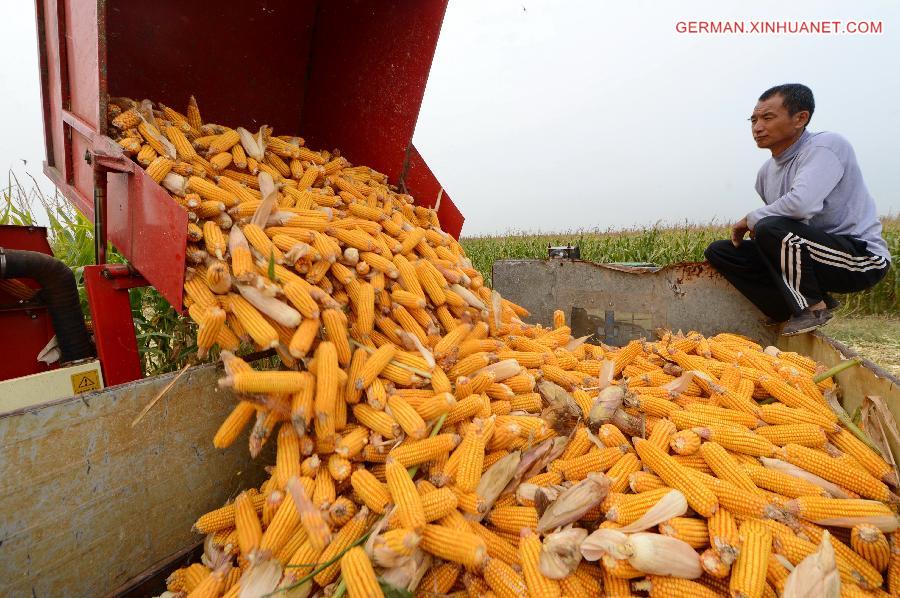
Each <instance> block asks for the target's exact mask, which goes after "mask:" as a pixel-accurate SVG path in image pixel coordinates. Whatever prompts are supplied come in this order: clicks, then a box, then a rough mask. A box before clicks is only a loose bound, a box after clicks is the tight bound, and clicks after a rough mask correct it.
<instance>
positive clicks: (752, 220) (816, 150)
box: [706, 83, 891, 335]
mask: <svg viewBox="0 0 900 598" xmlns="http://www.w3.org/2000/svg"><path fill="white" fill-rule="evenodd" d="M814 110H815V102H814V100H813V94H812V91H811V90H810V89H809V88H808V87H806V86H805V85H800V84H799V83H789V84H785V85H778V86H776V87H773V88H771V89H769V90H767V91H766V92H765V93H763V94H762V95H761V96H760V97H759V101H758V102H757V104H756V108H754V110H753V114H752V116H751V117H750V122H751V124H752V127H751V130H752V132H753V139H755V140H756V145H757V146H758V147H761V148H765V149H768V150H770V151H771V152H772V157H771V158H769V159H768V160H767V161H766V162H765V163H764V164H763V165H762V168H760V169H759V173H758V174H757V176H756V191H757V193H759V195H760V197H761V198H762V199H763V201H764V202H765V204H766V205H765V206H764V207H761V208H759V209H757V210H753V211H752V212H750V213H749V214H747V215H746V216H744V217H743V218H742V219H741V220H740V221H739V222H738V223H737V224H735V225H734V227H732V229H731V241H716V242H714V243H712V244H711V245H710V246H709V247H707V249H706V259H708V260H709V262H710V263H711V264H712V265H713V266H714V267H715V268H716V269H717V270H718V271H719V272H721V273H722V275H723V276H725V278H726V279H728V281H729V282H730V283H731V284H732V285H734V286H735V287H736V288H737V289H738V290H739V291H740V292H741V293H743V294H744V296H746V297H747V298H748V299H749V300H750V301H752V302H753V303H754V304H755V305H756V306H757V307H758V308H759V309H760V310H761V311H762V312H763V313H764V314H766V315H767V316H769V318H770V319H771V320H772V321H773V322H784V321H787V323H786V324H785V326H784V328H783V330H782V334H784V335H793V334H799V333H801V332H808V331H810V330H813V329H815V328H818V327H819V326H822V325H823V324H825V323H826V322H827V321H828V320H829V319H830V318H831V311H832V310H833V309H834V308H835V307H836V306H837V301H835V300H834V299H832V298H831V297H830V296H829V295H828V292H829V291H833V292H838V293H853V292H857V291H861V290H863V289H867V288H869V287H871V286H873V285H875V284H876V283H877V282H878V281H879V280H881V279H882V278H883V277H884V275H885V274H886V273H887V271H888V268H890V259H891V254H890V252H889V251H888V247H887V243H885V242H884V239H883V238H882V237H881V222H880V221H879V219H878V212H877V211H876V209H875V201H874V200H873V199H872V196H871V195H869V191H868V189H866V184H865V182H864V181H863V177H862V172H861V171H860V169H859V165H858V164H857V162H856V155H855V154H854V153H853V148H852V147H851V146H850V143H849V142H847V140H846V139H844V138H843V137H841V136H840V135H837V134H836V133H826V132H821V133H810V132H809V131H807V130H806V128H807V125H809V119H810V117H812V114H813V111H814ZM748 232H749V233H750V240H745V239H744V236H745V235H746V234H747V233H748Z"/></svg>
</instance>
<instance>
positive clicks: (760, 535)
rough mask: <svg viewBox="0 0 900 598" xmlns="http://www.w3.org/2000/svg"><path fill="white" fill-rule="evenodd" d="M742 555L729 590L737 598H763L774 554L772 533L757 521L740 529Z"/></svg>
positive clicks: (733, 570)
mask: <svg viewBox="0 0 900 598" xmlns="http://www.w3.org/2000/svg"><path fill="white" fill-rule="evenodd" d="M740 536H741V553H740V554H739V555H738V558H737V561H735V563H734V566H733V567H732V569H731V580H730V581H729V584H728V585H729V588H730V590H731V595H732V596H734V597H736V598H761V597H762V596H763V593H764V589H765V585H766V569H767V566H768V565H767V564H768V561H769V555H770V554H771V553H772V532H771V531H769V529H768V528H766V527H765V526H764V525H762V524H761V523H759V522H758V521H755V520H749V521H746V522H744V524H743V525H741V528H740Z"/></svg>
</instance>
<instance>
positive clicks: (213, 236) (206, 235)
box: [203, 220, 227, 260]
mask: <svg viewBox="0 0 900 598" xmlns="http://www.w3.org/2000/svg"><path fill="white" fill-rule="evenodd" d="M203 242H204V244H205V245H206V251H207V253H209V254H210V255H214V256H216V257H217V258H219V259H220V260H221V259H223V258H224V256H225V251H226V250H227V243H226V241H225V235H224V234H222V229H221V228H219V225H218V224H216V223H215V222H213V221H211V220H207V221H206V222H204V223H203Z"/></svg>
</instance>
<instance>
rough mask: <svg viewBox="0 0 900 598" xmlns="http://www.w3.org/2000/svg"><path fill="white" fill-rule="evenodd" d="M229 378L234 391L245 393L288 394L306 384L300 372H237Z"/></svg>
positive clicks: (299, 389)
mask: <svg viewBox="0 0 900 598" xmlns="http://www.w3.org/2000/svg"><path fill="white" fill-rule="evenodd" d="M229 379H230V381H231V384H230V386H232V387H233V388H234V390H235V392H238V393H245V394H254V393H259V394H267V393H268V394H288V393H294V392H300V391H301V390H303V388H304V387H305V385H306V384H307V379H306V377H304V376H302V372H273V371H268V372H256V371H252V372H238V373H236V374H234V375H233V376H231V377H230V378H229Z"/></svg>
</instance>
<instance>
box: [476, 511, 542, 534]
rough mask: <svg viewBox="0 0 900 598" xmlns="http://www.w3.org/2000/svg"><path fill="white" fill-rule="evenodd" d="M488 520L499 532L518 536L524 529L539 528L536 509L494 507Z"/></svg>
mask: <svg viewBox="0 0 900 598" xmlns="http://www.w3.org/2000/svg"><path fill="white" fill-rule="evenodd" d="M488 520H489V521H490V522H491V525H493V526H494V527H495V528H497V529H498V530H504V531H509V532H512V533H514V534H518V533H519V532H520V531H521V530H522V529H523V528H527V529H534V528H536V527H537V523H538V514H537V511H536V510H535V509H534V507H520V506H511V507H496V506H495V507H494V508H493V509H492V510H491V512H490V513H489V514H488Z"/></svg>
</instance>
